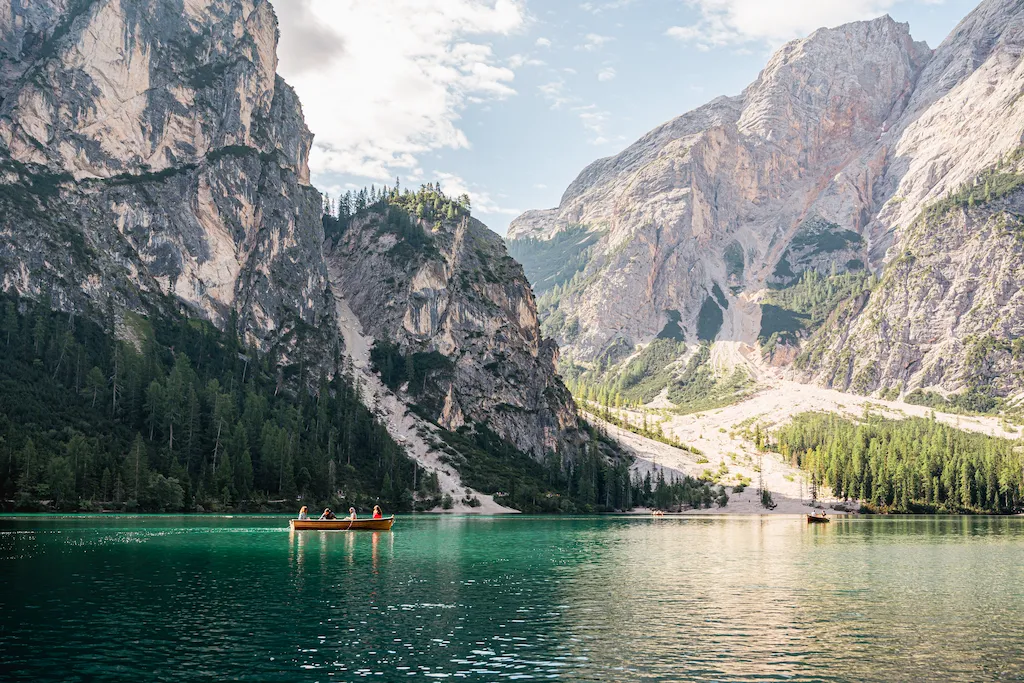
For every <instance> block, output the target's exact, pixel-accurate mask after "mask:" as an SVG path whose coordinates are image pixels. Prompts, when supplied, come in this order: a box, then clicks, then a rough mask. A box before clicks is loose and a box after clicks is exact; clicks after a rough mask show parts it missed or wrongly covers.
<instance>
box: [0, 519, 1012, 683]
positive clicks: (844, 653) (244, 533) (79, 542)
mask: <svg viewBox="0 0 1024 683" xmlns="http://www.w3.org/2000/svg"><path fill="white" fill-rule="evenodd" d="M1022 633H1024V519H1021V518H986V517H874V518H872V517H856V518H850V519H836V520H835V521H834V522H833V523H832V524H829V525H815V526H808V525H807V524H806V523H805V522H804V521H803V520H802V519H801V518H797V517H788V516H765V517H713V516H693V517H685V518H667V519H658V520H655V519H650V518H643V517H636V518H631V517H520V516H515V517H456V516H451V517H444V516H441V517H438V516H417V517H402V518H399V520H398V522H397V523H396V525H395V528H394V531H392V532H378V533H371V532H359V533H354V532H348V533H346V532H297V533H291V532H289V531H288V529H287V520H286V519H285V518H282V517H279V516H277V517H274V516H251V517H250V516H234V517H204V516H179V517H163V516H67V517H58V516H46V517H44V516H5V517H0V672H2V673H0V678H2V679H4V680H31V681H104V680H107V681H113V680H120V681H134V680H159V681H171V680H174V681H180V680H190V681H191V680H209V681H213V680H224V679H233V680H250V681H351V680H362V679H371V680H379V681H398V680H406V679H412V680H430V679H445V678H451V679H453V680H464V681H501V680H541V679H555V680H568V681H632V680H643V681H690V680H694V681H698V680H699V681H716V680H720V681H755V680H756V681H765V680H788V681H873V680H901V681H907V680H943V681H981V680H991V681H996V680H999V681H1006V680H1024V636H1022V635H1021V634H1022Z"/></svg>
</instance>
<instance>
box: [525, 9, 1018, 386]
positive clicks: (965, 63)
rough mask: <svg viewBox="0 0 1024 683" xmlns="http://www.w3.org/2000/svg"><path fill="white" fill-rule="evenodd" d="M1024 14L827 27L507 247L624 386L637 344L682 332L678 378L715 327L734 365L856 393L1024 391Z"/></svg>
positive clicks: (676, 123) (653, 136)
mask: <svg viewBox="0 0 1024 683" xmlns="http://www.w3.org/2000/svg"><path fill="white" fill-rule="evenodd" d="M1022 27H1024V2H1021V1H1020V0H986V1H985V2H983V3H982V4H981V5H979V7H978V8H977V9H976V10H975V11H974V12H972V13H971V14H970V16H968V17H967V18H966V19H965V20H964V21H963V22H962V23H961V24H960V25H959V26H958V27H957V28H956V29H955V30H954V31H953V33H952V34H951V35H950V36H949V38H948V39H947V40H946V41H944V42H943V44H942V45H941V46H939V48H938V49H937V50H935V51H932V50H931V49H929V48H928V47H927V46H926V45H925V44H923V43H919V42H915V41H914V40H913V39H912V38H911V36H910V33H909V27H908V26H907V25H905V24H899V23H896V22H895V21H893V20H892V19H891V18H889V17H882V18H880V19H876V20H873V21H867V22H858V23H853V24H848V25H845V26H840V27H838V28H835V29H822V30H819V31H816V32H815V33H813V34H812V35H811V36H809V37H807V38H805V39H803V40H797V41H793V42H791V43H789V44H787V45H786V46H784V47H783V48H781V49H780V50H779V51H778V52H777V53H776V54H775V55H774V56H773V57H772V58H771V60H770V61H769V63H768V65H767V66H766V67H765V69H764V70H763V71H762V72H761V74H760V75H759V76H758V78H757V80H756V81H755V82H754V83H752V84H751V85H750V86H749V87H748V88H747V89H746V90H744V92H743V93H742V94H741V95H739V96H736V97H721V98H718V99H716V100H714V101H712V102H711V103H709V104H707V105H705V106H704V107H701V108H699V109H697V110H695V111H693V112H690V113H688V114H685V115H683V116H681V117H679V118H677V119H674V120H672V121H670V122H668V123H666V124H664V125H662V126H660V127H658V128H656V129H655V130H653V131H651V132H650V133H648V134H647V135H645V136H644V137H643V138H641V139H640V140H639V141H637V142H636V143H634V144H633V145H631V146H629V147H628V148H627V149H625V150H624V151H623V152H621V153H620V154H618V155H616V156H614V157H609V158H606V159H601V160H598V161H596V162H594V163H593V164H591V165H590V166H589V167H587V168H586V169H584V170H583V172H582V173H580V175H579V176H578V177H577V179H576V180H575V181H574V182H573V183H572V184H571V185H570V186H569V187H568V189H567V190H566V191H565V193H564V195H563V196H562V200H561V202H560V204H559V206H558V207H556V208H554V209H548V210H544V211H531V212H527V213H526V214H524V215H523V216H521V217H519V218H518V219H516V220H515V221H514V222H513V223H512V225H511V227H510V229H509V235H508V237H509V249H510V252H511V253H512V254H513V255H516V256H517V257H518V258H520V259H521V260H522V261H523V264H524V267H525V269H526V272H527V274H528V276H529V277H530V279H531V281H532V282H534V284H535V287H536V291H537V293H538V295H539V296H540V300H539V307H540V309H541V316H542V319H543V324H544V329H545V331H546V332H548V333H550V334H551V335H552V336H553V337H554V338H555V339H557V341H558V342H559V343H560V344H561V346H562V347H563V351H564V355H565V356H566V358H567V359H568V360H569V361H570V362H569V363H568V364H567V365H568V366H569V370H568V371H567V372H569V374H573V373H574V372H578V371H579V368H578V367H577V368H576V369H575V370H574V369H572V368H573V364H577V365H579V364H582V367H583V368H585V369H586V370H587V372H589V373H591V374H592V375H602V376H605V377H607V376H616V377H618V380H617V384H618V386H620V387H621V386H623V382H622V379H623V377H622V374H623V372H624V371H625V369H626V368H627V367H628V365H629V364H630V363H634V362H635V361H636V360H637V359H638V358H640V357H641V356H642V355H643V354H642V352H641V356H638V355H637V354H638V352H639V351H640V349H646V348H647V347H649V346H650V344H651V342H652V341H654V340H659V339H660V340H665V339H672V340H677V341H680V342H685V352H684V353H682V354H681V356H680V358H681V360H677V361H676V362H675V365H673V366H671V367H670V368H669V370H670V371H671V372H670V373H669V374H670V375H672V373H675V374H674V375H673V377H674V378H675V379H676V380H678V379H679V373H680V372H682V370H683V368H684V367H685V362H686V360H687V359H692V358H695V357H696V355H697V354H698V352H697V346H698V345H699V344H701V343H710V344H712V346H711V349H710V354H708V356H707V361H708V363H709V364H710V367H713V368H717V369H719V370H717V371H718V372H719V374H721V373H720V369H721V368H729V367H738V368H741V369H742V370H743V371H744V372H748V373H749V374H752V375H758V374H760V373H762V372H764V371H765V370H766V369H767V368H768V366H770V365H772V364H774V365H776V366H783V367H787V368H790V371H791V372H793V373H795V374H796V376H799V377H800V378H802V379H803V380H805V381H808V380H817V381H820V382H823V383H825V384H827V385H829V386H835V387H838V388H842V389H856V390H857V391H862V392H870V391H876V390H884V391H886V392H891V391H897V393H898V392H899V391H909V390H913V389H924V390H935V391H937V392H941V393H949V392H956V391H961V390H963V389H965V388H967V387H969V386H971V385H973V384H977V383H978V382H977V381H976V379H977V378H978V376H979V373H981V374H983V375H985V377H986V378H984V379H983V380H982V383H983V384H985V385H986V386H989V385H991V389H992V390H993V391H994V392H996V393H997V394H999V395H1007V394H1009V393H1012V392H1015V391H1019V390H1020V389H1022V388H1024V383H1022V381H1021V379H1020V375H1019V374H1005V372H1004V371H1005V370H1007V369H1014V368H1016V366H1015V365H1014V363H1015V362H1016V361H1015V360H1013V358H1014V351H1013V349H1012V348H1010V347H1011V346H1012V340H1013V339H1014V338H1015V337H1016V336H1017V335H1018V334H1019V333H1020V328H1019V325H1020V323H1019V322H1018V321H1019V320H1021V311H1020V308H1019V304H1018V301H1019V299H1018V298H1017V297H1016V294H1015V293H1016V292H1017V291H1018V290H1019V289H1020V284H1021V280H1020V275H1019V273H1020V262H1019V260H1018V257H1017V254H1018V253H1019V248H1018V247H1017V242H1016V241H1015V237H1014V234H1015V228H1014V226H1015V225H1016V224H1017V222H1019V218H1018V216H1019V214H1018V213H1017V209H1018V207H1019V198H1018V197H1017V194H1016V192H1017V189H1016V188H1017V187H1018V183H1017V180H1016V179H1017V178H1018V177H1019V176H1018V175H1017V174H1018V173H1019V168H1020V166H1019V160H1018V156H1017V155H1015V153H1016V151H1017V150H1018V149H1019V148H1020V147H1021V145H1022V141H1024V102H1022V99H1021V97H1020V95H1021V93H1022V91H1024V66H1022V62H1021V59H1020V55H1021V52H1022V47H1024V29H1022ZM986 183H987V184H986ZM970 188H977V189H975V190H971V189H970ZM986 188H988V189H986ZM972 197H973V198H972ZM908 259H916V260H915V261H914V264H915V265H914V266H913V267H908ZM565 264H568V267H566V266H565ZM982 264H985V265H982ZM659 345H660V346H664V345H665V342H664V341H661V342H659ZM971 349H976V351H975V352H971ZM979 354H980V356H981V357H982V358H983V359H984V360H981V361H977V357H978V356H979ZM798 358H799V360H798V362H797V363H796V364H795V365H794V364H793V362H794V360H795V359H798ZM969 358H975V360H969ZM665 367H666V365H665V363H660V362H659V363H658V364H656V366H655V370H656V371H658V372H660V371H662V370H663V369H664V368H665ZM996 367H998V368H1000V370H999V371H996V370H995V369H994V368H996ZM606 372H610V373H611V374H610V375H607V374H603V373H606ZM648 374H650V373H648ZM994 374H999V375H1005V376H1003V377H1001V378H1000V379H999V380H998V382H996V383H995V384H992V383H991V382H988V379H987V378H990V376H991V375H994ZM671 381H672V377H669V378H668V379H666V380H665V384H667V383H670V382H671ZM656 388H657V387H656ZM650 398H651V396H650V395H649V392H648V395H646V396H644V399H645V400H649V399H650Z"/></svg>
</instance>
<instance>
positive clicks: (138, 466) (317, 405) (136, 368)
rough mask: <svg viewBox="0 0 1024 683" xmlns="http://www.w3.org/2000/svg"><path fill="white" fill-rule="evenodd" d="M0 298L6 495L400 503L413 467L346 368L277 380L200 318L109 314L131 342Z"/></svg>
mask: <svg viewBox="0 0 1024 683" xmlns="http://www.w3.org/2000/svg"><path fill="white" fill-rule="evenodd" d="M0 301H2V320H3V330H2V332H3V334H2V337H0V344H2V348H3V353H0V493H2V498H3V499H5V500H6V501H8V503H7V504H8V505H15V506H17V507H18V508H19V509H31V508H32V507H34V506H36V505H38V504H39V501H52V502H53V504H54V505H55V506H56V507H59V508H75V507H82V508H85V509H99V508H104V509H107V508H111V509H124V510H146V511H176V510H198V509H205V510H218V509H220V510H228V509H238V510H255V509H267V508H274V509H276V508H278V507H283V508H284V509H287V510H292V509H293V508H296V509H297V506H298V504H299V500H300V499H301V501H302V502H307V503H309V504H311V505H312V504H315V505H317V506H321V505H325V504H328V503H331V504H334V505H338V506H344V505H348V504H353V505H356V506H357V507H359V508H360V509H364V508H365V507H366V506H368V505H371V504H373V503H374V502H378V501H379V502H381V503H382V504H384V505H385V506H387V507H388V508H391V509H398V510H407V509H410V508H411V506H412V500H413V498H412V492H411V490H410V489H411V485H412V478H413V464H412V462H411V461H409V460H408V459H407V458H406V457H405V455H404V453H403V452H402V450H401V448H399V446H398V445H397V444H396V443H395V442H394V441H392V439H391V438H390V437H389V436H388V434H387V432H386V431H385V430H384V428H383V427H382V426H380V425H379V424H378V423H377V422H375V421H374V419H373V417H372V415H371V414H370V413H369V411H368V410H367V409H366V408H365V407H364V406H363V405H362V404H361V403H360V402H359V400H358V398H357V396H356V393H355V391H354V389H353V386H352V384H351V382H350V380H349V379H348V378H347V377H346V376H344V375H342V374H339V375H337V376H336V377H334V378H333V379H330V380H329V379H327V378H326V377H324V376H319V377H318V376H316V375H315V374H314V371H312V370H310V369H307V368H304V367H298V368H294V369H293V372H294V375H295V376H292V377H284V376H283V375H281V374H280V370H279V369H276V367H275V366H273V365H272V364H271V363H270V362H269V361H268V360H266V359H263V358H260V357H259V356H258V355H257V354H256V353H255V352H253V351H252V350H251V349H244V348H242V347H241V346H240V344H239V341H238V339H237V337H235V336H234V335H232V334H222V333H220V332H219V331H217V330H216V329H215V328H214V327H213V326H212V325H210V324H208V323H205V322H199V321H195V320H185V319H170V318H161V317H151V318H144V317H142V316H137V315H133V314H127V315H126V316H125V317H124V318H123V320H120V321H118V323H117V325H118V327H119V328H120V329H122V331H123V334H122V336H124V337H127V338H130V339H132V340H133V341H132V343H129V342H125V341H115V340H114V339H113V338H112V337H111V335H110V334H109V333H107V332H106V331H105V330H104V329H103V328H102V327H101V326H100V325H98V324H96V323H94V322H92V321H91V320H90V319H89V318H87V317H86V316H83V315H69V314H67V313H58V312H53V311H50V310H49V309H48V308H47V307H44V306H42V305H39V304H36V303H34V302H32V301H29V300H25V299H15V298H12V297H10V296H4V297H3V298H2V299H0ZM101 316H102V313H101ZM108 322H111V323H113V321H112V320H110V319H109V318H108ZM230 329H234V328H233V327H232V328H230ZM307 386H309V387H314V389H313V390H312V391H308V392H307V391H302V390H300V391H299V392H298V393H296V392H295V390H294V388H295V387H307ZM421 479H424V485H425V487H426V488H425V490H424V495H423V498H424V499H427V500H428V501H429V499H430V498H431V495H432V493H433V492H431V491H430V490H429V488H430V482H429V479H427V478H423V477H421ZM435 503H436V501H434V502H431V503H430V504H431V505H433V504H435Z"/></svg>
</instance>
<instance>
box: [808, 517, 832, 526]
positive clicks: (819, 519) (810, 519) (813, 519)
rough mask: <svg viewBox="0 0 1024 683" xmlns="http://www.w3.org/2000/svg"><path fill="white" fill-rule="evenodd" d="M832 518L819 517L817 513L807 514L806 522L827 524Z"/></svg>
mask: <svg viewBox="0 0 1024 683" xmlns="http://www.w3.org/2000/svg"><path fill="white" fill-rule="evenodd" d="M831 521H832V520H831V519H829V518H828V517H819V516H818V515H807V523H808V524H828V523H829V522H831Z"/></svg>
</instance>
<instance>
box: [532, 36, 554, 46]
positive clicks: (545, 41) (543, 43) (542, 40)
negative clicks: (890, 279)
mask: <svg viewBox="0 0 1024 683" xmlns="http://www.w3.org/2000/svg"><path fill="white" fill-rule="evenodd" d="M534 45H536V46H537V47H551V41H550V40H548V39H547V38H538V39H537V42H535V43H534Z"/></svg>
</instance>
